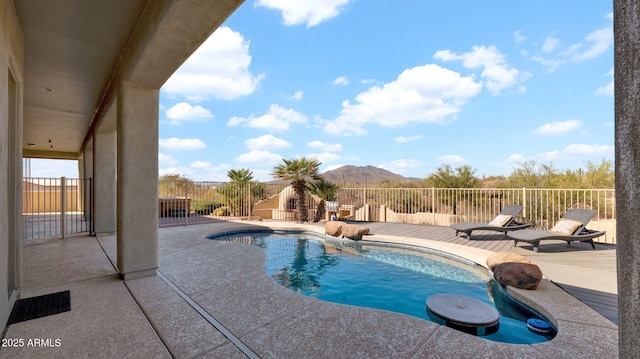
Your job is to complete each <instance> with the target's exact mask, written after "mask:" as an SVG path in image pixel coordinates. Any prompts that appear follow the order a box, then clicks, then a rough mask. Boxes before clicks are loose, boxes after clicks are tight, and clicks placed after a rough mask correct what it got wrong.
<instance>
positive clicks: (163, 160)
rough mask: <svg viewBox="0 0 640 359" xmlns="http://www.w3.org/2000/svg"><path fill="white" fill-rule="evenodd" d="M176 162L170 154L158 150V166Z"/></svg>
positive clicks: (166, 165) (170, 164) (169, 165)
mask: <svg viewBox="0 0 640 359" xmlns="http://www.w3.org/2000/svg"><path fill="white" fill-rule="evenodd" d="M177 164H178V161H177V160H176V159H175V158H173V157H172V156H171V155H165V154H164V153H161V152H158V166H159V167H171V166H175V165H177Z"/></svg>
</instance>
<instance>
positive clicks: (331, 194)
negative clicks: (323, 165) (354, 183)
mask: <svg viewBox="0 0 640 359" xmlns="http://www.w3.org/2000/svg"><path fill="white" fill-rule="evenodd" d="M307 189H308V190H309V192H311V194H313V195H316V196H318V197H319V198H320V202H319V203H318V208H316V215H315V217H314V218H313V221H314V222H320V220H321V219H322V216H323V215H324V211H325V203H326V201H335V199H336V191H337V190H338V185H336V184H333V183H331V182H327V181H325V180H324V178H321V179H319V180H317V181H314V182H309V183H308V184H307Z"/></svg>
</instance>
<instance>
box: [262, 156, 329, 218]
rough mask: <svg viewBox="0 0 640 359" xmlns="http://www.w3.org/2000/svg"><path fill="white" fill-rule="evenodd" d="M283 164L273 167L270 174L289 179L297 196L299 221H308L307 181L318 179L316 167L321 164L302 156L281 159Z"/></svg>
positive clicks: (285, 179)
mask: <svg viewBox="0 0 640 359" xmlns="http://www.w3.org/2000/svg"><path fill="white" fill-rule="evenodd" d="M282 161H283V162H284V164H282V165H278V166H275V167H273V172H272V173H271V175H272V176H273V177H275V178H278V179H281V180H284V181H291V186H292V187H293V191H294V192H295V194H296V197H298V199H297V202H298V210H299V211H300V221H301V222H308V221H309V212H308V210H307V203H306V201H305V195H306V191H307V181H308V180H309V179H313V180H318V179H320V178H321V177H320V174H319V173H318V168H319V167H320V165H321V164H322V163H321V162H319V161H318V160H316V159H312V158H306V157H302V158H299V159H297V160H286V159H284V158H283V159H282Z"/></svg>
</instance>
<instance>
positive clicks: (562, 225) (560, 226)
mask: <svg viewBox="0 0 640 359" xmlns="http://www.w3.org/2000/svg"><path fill="white" fill-rule="evenodd" d="M580 227H582V222H580V221H574V220H573V219H561V220H559V221H558V223H556V225H555V226H553V228H551V231H550V232H553V233H558V234H567V235H572V234H573V233H574V232H575V231H576V230H577V229H578V228H580Z"/></svg>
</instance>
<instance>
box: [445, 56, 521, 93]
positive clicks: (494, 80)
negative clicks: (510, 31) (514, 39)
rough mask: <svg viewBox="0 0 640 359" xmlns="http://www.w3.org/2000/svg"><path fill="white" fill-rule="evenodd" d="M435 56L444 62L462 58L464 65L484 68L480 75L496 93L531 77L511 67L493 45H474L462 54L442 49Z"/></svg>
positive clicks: (486, 84)
mask: <svg viewBox="0 0 640 359" xmlns="http://www.w3.org/2000/svg"><path fill="white" fill-rule="evenodd" d="M433 57H434V58H436V59H438V60H441V61H444V62H447V61H453V60H460V61H462V65H463V66H464V67H465V68H469V69H475V68H482V69H483V70H482V73H481V75H480V76H481V77H482V78H483V79H484V80H485V86H486V87H487V88H488V89H489V91H491V92H492V93H493V94H495V95H497V94H500V92H501V91H502V90H505V89H507V88H509V87H513V86H515V85H516V84H518V83H520V82H523V81H525V80H526V79H528V78H529V77H531V74H530V73H528V72H520V71H519V70H517V69H515V68H513V67H509V65H508V64H507V60H506V58H505V55H503V54H502V53H501V52H500V51H499V50H498V48H497V47H495V46H493V45H492V46H488V47H487V46H473V47H472V50H471V51H470V52H465V53H462V54H454V53H452V52H451V51H449V50H440V51H437V52H436V53H435V54H434V55H433Z"/></svg>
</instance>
